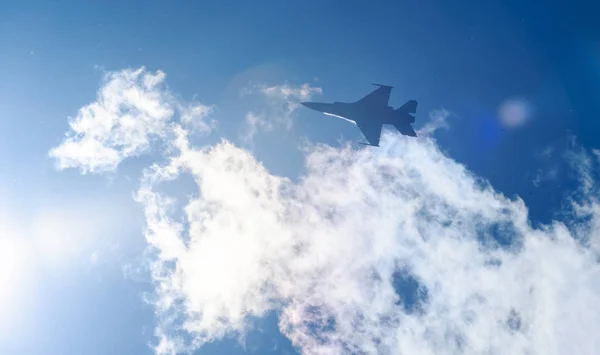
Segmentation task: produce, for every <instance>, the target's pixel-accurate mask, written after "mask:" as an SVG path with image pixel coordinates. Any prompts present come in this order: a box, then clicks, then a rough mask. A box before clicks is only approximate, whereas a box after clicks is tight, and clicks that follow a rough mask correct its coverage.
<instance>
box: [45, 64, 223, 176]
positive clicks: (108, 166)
mask: <svg viewBox="0 0 600 355" xmlns="http://www.w3.org/2000/svg"><path fill="white" fill-rule="evenodd" d="M165 77H166V75H165V73H164V72H162V71H160V70H158V71H156V72H155V73H151V72H147V71H146V70H145V68H143V67H142V68H139V69H136V70H132V69H125V70H121V71H118V72H109V73H107V74H106V76H105V78H104V83H103V86H102V88H101V89H100V90H99V91H98V95H97V99H96V101H95V102H93V103H91V104H89V105H86V106H84V107H83V108H81V109H80V110H79V112H78V114H77V116H76V117H75V118H74V119H70V122H69V126H70V127H71V130H70V132H69V133H68V134H67V137H66V139H65V141H64V142H63V143H62V144H61V145H60V146H58V147H56V148H54V149H52V150H51V151H50V156H51V157H52V158H55V159H56V160H57V166H58V167H59V168H60V169H65V168H80V169H81V170H82V172H84V173H85V172H88V171H89V172H104V171H113V170H115V169H116V168H117V166H118V165H119V163H120V162H121V161H122V160H123V159H125V158H128V157H134V156H138V155H141V154H143V153H146V152H147V151H148V150H149V149H150V147H151V144H152V139H153V138H154V137H161V138H164V137H165V135H166V134H167V133H168V128H169V121H170V120H171V119H172V117H173V115H174V113H175V112H176V111H179V112H180V113H181V120H182V121H183V123H184V124H190V123H191V122H192V121H194V122H195V125H196V126H197V127H198V128H199V129H201V130H202V131H209V130H210V126H209V125H207V124H206V123H204V122H203V121H202V119H203V117H204V116H205V115H206V114H208V113H210V112H211V110H212V108H211V107H206V106H204V105H202V104H200V103H195V102H193V103H191V104H186V105H183V104H181V103H180V102H179V101H178V100H176V99H175V98H174V97H173V96H172V95H171V94H170V93H169V91H168V90H166V89H165V88H164V87H163V85H162V84H163V82H164V80H165Z"/></svg>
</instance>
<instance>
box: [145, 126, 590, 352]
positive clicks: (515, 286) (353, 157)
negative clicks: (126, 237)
mask: <svg viewBox="0 0 600 355" xmlns="http://www.w3.org/2000/svg"><path fill="white" fill-rule="evenodd" d="M182 142H183V143H182ZM180 143H182V144H180V145H179V147H180V148H181V149H182V151H181V155H179V156H177V157H174V158H173V160H172V161H171V164H169V165H168V166H165V167H154V169H153V170H151V171H148V172H147V175H146V177H145V183H144V184H143V187H142V189H141V191H140V196H142V197H143V198H142V200H141V201H142V203H143V204H144V205H145V208H146V210H147V212H148V213H149V215H148V228H149V233H148V240H149V241H150V242H151V244H152V245H153V247H155V248H156V250H157V251H159V252H160V253H162V256H161V257H159V258H158V259H156V260H155V261H156V263H155V269H154V272H155V275H160V277H158V276H156V280H157V282H158V285H159V287H158V294H159V300H160V301H161V302H160V303H159V304H160V305H161V310H162V311H163V312H165V314H169V315H171V316H173V317H171V318H169V319H171V320H174V319H176V320H177V321H178V322H182V324H183V328H184V329H186V330H187V331H188V332H189V334H190V335H192V336H193V337H194V339H195V341H196V342H197V344H196V345H201V344H203V343H205V342H208V341H211V340H213V339H216V338H220V337H223V336H224V335H225V334H226V333H227V332H230V331H240V332H243V331H244V329H245V326H246V324H245V320H246V317H247V316H250V315H252V316H261V315H264V314H265V312H267V311H268V310H272V309H279V310H281V311H282V317H281V320H280V326H281V329H282V332H283V333H284V334H285V335H286V336H288V337H289V338H290V339H291V340H292V341H293V342H294V344H295V345H297V346H299V347H300V348H301V349H302V351H303V352H304V353H307V354H321V353H340V352H343V351H345V350H348V349H350V350H352V351H354V350H357V351H364V352H369V353H372V352H384V353H402V352H406V353H431V354H445V353H447V354H450V353H456V352H459V348H460V349H462V352H464V353H467V354H475V353H482V352H488V353H498V354H500V353H502V354H505V353H511V354H521V353H523V354H524V353H528V352H535V353H538V352H539V353H547V354H553V353H556V354H559V353H568V352H576V353H580V354H592V353H594V349H595V348H596V347H597V346H598V345H600V344H599V342H600V337H598V336H597V335H596V334H595V332H593V331H590V332H587V331H585V330H582V329H597V328H598V326H600V311H595V310H594V309H596V307H595V304H596V303H597V302H598V301H600V281H598V280H599V279H598V277H600V268H599V267H598V263H597V261H596V260H595V258H596V257H598V255H597V254H594V253H593V252H591V250H590V249H584V248H582V247H581V246H580V245H578V244H577V243H575V242H574V240H573V239H572V237H571V235H570V232H569V230H567V229H566V227H564V226H563V225H562V224H560V223H559V222H556V223H555V224H554V225H552V226H549V227H548V229H546V230H533V229H531V227H530V226H529V225H528V223H527V209H526V207H525V206H524V204H523V202H522V201H521V200H509V199H507V198H505V197H503V196H502V195H500V194H498V193H496V192H494V191H493V190H492V188H491V187H489V186H487V185H482V184H481V182H479V181H478V179H477V178H476V177H474V176H472V175H471V174H470V173H469V172H468V171H467V170H466V169H465V168H464V167H463V166H461V165H459V164H457V163H456V162H454V161H452V160H451V159H449V158H447V157H445V156H444V155H443V154H442V153H441V152H440V151H439V150H438V148H437V147H436V145H435V143H434V142H433V141H432V140H430V139H427V138H426V139H421V140H414V139H404V138H402V137H397V136H389V135H386V136H384V140H383V144H382V149H381V151H377V152H375V151H373V150H368V149H364V150H360V151H355V150H351V149H349V148H343V149H335V148H330V147H323V146H318V147H314V149H313V151H312V152H311V153H310V154H309V156H308V157H307V174H306V176H305V177H304V178H303V180H302V182H301V183H299V184H293V183H291V182H290V181H289V180H287V179H284V178H281V177H277V176H272V175H270V174H269V173H268V172H267V171H266V170H265V169H264V168H263V167H262V166H261V165H260V164H259V163H258V162H257V161H256V160H255V159H254V157H252V156H251V155H250V154H249V153H248V152H246V151H244V150H241V149H238V148H236V147H235V146H233V145H231V144H229V143H227V142H224V143H222V144H220V145H218V146H215V147H211V148H205V149H201V150H195V149H192V148H190V147H189V145H188V144H186V143H185V141H184V140H182V141H180ZM182 173H190V174H192V176H193V177H194V179H195V180H196V181H197V182H198V184H199V185H198V188H199V192H200V196H198V197H196V198H194V199H192V200H190V201H189V202H188V204H187V206H186V207H185V213H186V217H187V221H188V223H189V229H185V228H184V227H183V225H181V224H179V223H176V222H175V220H174V219H169V217H168V215H169V214H168V211H169V209H168V207H166V205H163V204H162V203H161V202H160V201H162V199H164V196H162V195H161V194H160V193H159V192H157V190H156V187H155V186H153V184H154V183H157V182H158V181H160V180H163V179H164V180H171V179H175V178H176V177H178V176H179V175H180V174H182ZM149 181H152V182H153V183H152V184H151V183H149ZM499 228H503V229H504V231H505V232H504V233H511V234H514V238H515V240H516V243H517V244H521V245H522V247H521V248H520V249H515V250H504V249H498V248H493V247H489V246H484V245H482V244H481V243H480V242H479V241H478V238H480V237H481V235H485V234H488V239H489V235H492V234H493V233H496V231H497V230H499ZM595 233H597V232H595ZM593 238H595V239H594V240H596V239H597V237H593ZM184 240H185V242H184ZM488 242H489V240H488ZM173 262H174V263H173ZM174 265H176V266H174ZM398 268H403V269H405V270H408V272H409V273H410V274H411V275H412V276H413V277H415V278H416V279H417V280H418V281H419V283H420V284H421V285H422V286H423V287H425V288H426V290H427V293H428V301H427V302H426V303H425V304H424V305H423V306H422V310H423V311H422V313H410V312H406V311H405V310H404V308H403V307H402V306H400V305H397V304H396V301H397V296H396V294H395V292H394V290H393V286H392V277H393V274H394V272H395V271H397V270H398ZM174 315H177V316H174ZM330 320H333V322H334V324H335V326H334V328H333V330H329V331H326V324H327V322H329V321H330ZM516 324H519V326H518V329H515V328H516V327H517V326H516ZM580 324H585V327H584V328H582V327H580V326H579V325H580ZM163 326H164V329H170V330H173V329H174V328H173V327H175V326H176V323H168V324H163ZM321 328H323V329H325V330H322V331H320V332H319V331H318V329H321ZM161 334H163V335H164V333H161ZM165 339H168V337H166V338H165ZM165 353H168V352H165Z"/></svg>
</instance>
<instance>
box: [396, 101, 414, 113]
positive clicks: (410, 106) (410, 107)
mask: <svg viewBox="0 0 600 355" xmlns="http://www.w3.org/2000/svg"><path fill="white" fill-rule="evenodd" d="M396 111H398V112H403V113H417V101H416V100H409V101H406V103H405V104H404V105H402V106H400V107H399V108H398V109H397V110H396Z"/></svg>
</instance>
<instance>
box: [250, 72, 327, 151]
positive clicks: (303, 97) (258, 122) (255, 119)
mask: <svg viewBox="0 0 600 355" xmlns="http://www.w3.org/2000/svg"><path fill="white" fill-rule="evenodd" d="M253 93H260V94H261V96H262V98H261V99H264V100H265V101H264V102H265V103H266V105H263V107H264V110H263V111H261V112H259V113H257V112H249V113H248V114H247V115H246V129H245V132H244V135H243V139H244V141H245V142H246V143H252V141H253V139H254V136H255V135H256V133H258V132H259V131H263V132H270V131H273V130H274V129H276V128H283V129H286V130H290V129H291V128H292V125H293V121H292V113H293V112H294V111H295V110H296V109H297V108H298V107H299V105H300V102H303V101H308V100H310V99H311V98H312V97H313V96H314V95H320V94H322V93H323V90H322V89H321V88H319V87H313V86H310V85H309V84H307V83H305V84H302V85H300V86H297V87H294V86H290V85H288V84H284V85H274V86H266V85H256V86H254V87H253V88H252V89H246V90H245V91H244V92H243V94H244V95H248V94H253Z"/></svg>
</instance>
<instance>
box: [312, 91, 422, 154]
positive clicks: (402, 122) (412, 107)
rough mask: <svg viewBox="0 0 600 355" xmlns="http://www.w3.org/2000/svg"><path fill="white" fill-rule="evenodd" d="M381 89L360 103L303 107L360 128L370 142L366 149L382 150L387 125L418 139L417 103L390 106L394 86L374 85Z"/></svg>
mask: <svg viewBox="0 0 600 355" xmlns="http://www.w3.org/2000/svg"><path fill="white" fill-rule="evenodd" d="M373 85H375V86H379V88H377V89H375V90H374V91H372V92H371V93H370V94H368V95H367V96H365V97H363V98H362V99H360V100H358V101H356V102H334V103H332V104H331V103H323V102H301V104H302V105H304V106H306V107H308V108H310V109H313V110H316V111H320V112H323V113H324V114H326V115H330V116H335V117H339V118H343V119H345V120H347V121H350V122H352V123H354V124H356V125H357V126H358V128H359V129H360V131H361V132H362V134H363V135H364V136H365V138H367V141H368V142H369V143H368V144H367V143H361V144H364V145H372V146H375V147H379V138H380V137H381V129H382V128H383V125H384V124H391V125H393V126H394V127H396V129H397V130H398V131H399V132H400V133H402V134H403V135H405V136H411V137H416V136H417V133H415V130H414V129H413V127H412V123H414V122H415V117H414V116H413V115H411V113H413V114H414V113H416V112H417V101H415V100H410V101H407V102H406V103H405V104H404V105H402V106H400V107H399V108H398V109H396V110H394V109H393V108H392V107H390V106H388V101H389V99H390V93H391V92H392V88H393V87H392V86H388V85H380V84H373Z"/></svg>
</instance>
